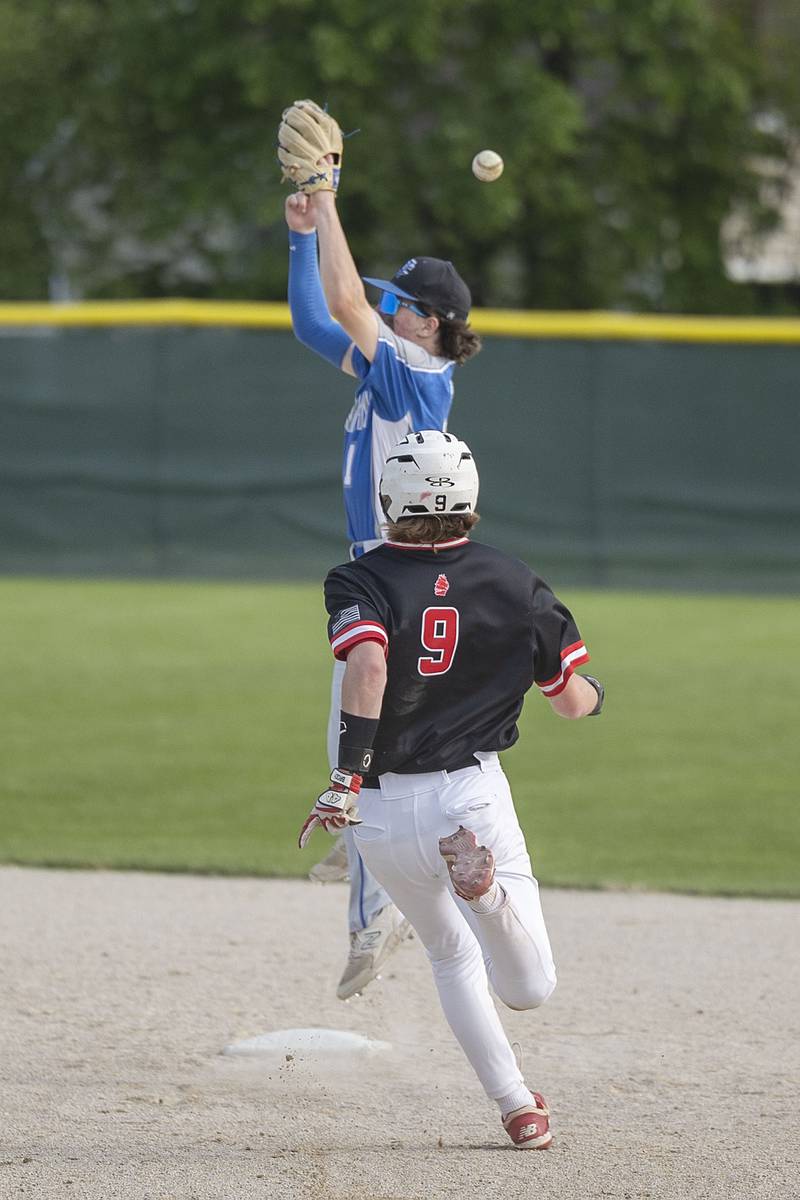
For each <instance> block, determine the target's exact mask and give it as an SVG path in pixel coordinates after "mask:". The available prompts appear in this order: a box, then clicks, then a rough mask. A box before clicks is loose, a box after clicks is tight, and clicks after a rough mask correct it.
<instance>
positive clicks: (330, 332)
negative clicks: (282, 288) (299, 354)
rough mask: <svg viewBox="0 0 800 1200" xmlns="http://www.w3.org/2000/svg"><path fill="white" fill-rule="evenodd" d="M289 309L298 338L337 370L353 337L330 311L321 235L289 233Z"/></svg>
mask: <svg viewBox="0 0 800 1200" xmlns="http://www.w3.org/2000/svg"><path fill="white" fill-rule="evenodd" d="M289 310H290V311H291V314H292V327H293V329H294V333H295V337H296V338H297V339H298V341H301V342H302V343H303V345H304V346H308V348H309V350H314V351H316V353H317V354H319V355H321V357H322V358H324V359H327V361H328V362H329V363H331V364H332V365H333V366H334V367H341V365H342V359H343V358H344V356H345V354H346V353H347V350H348V349H349V347H350V344H351V342H352V340H353V339H352V338H351V337H350V336H349V335H348V334H347V333H345V331H344V330H343V329H342V327H341V325H339V324H338V322H337V321H334V320H333V318H332V317H331V315H330V313H329V312H328V306H327V304H326V303H325V296H324V293H323V291H322V282H321V280H320V277H319V264H318V263H317V235H316V234H315V233H295V232H294V230H290V231H289Z"/></svg>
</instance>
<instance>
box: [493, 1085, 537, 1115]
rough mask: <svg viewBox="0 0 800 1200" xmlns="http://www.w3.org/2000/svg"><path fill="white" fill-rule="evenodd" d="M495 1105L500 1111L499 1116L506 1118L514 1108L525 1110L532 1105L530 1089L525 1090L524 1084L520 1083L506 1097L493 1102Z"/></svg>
mask: <svg viewBox="0 0 800 1200" xmlns="http://www.w3.org/2000/svg"><path fill="white" fill-rule="evenodd" d="M495 1104H496V1105H497V1107H498V1108H499V1109H500V1116H501V1117H507V1116H508V1114H509V1113H510V1112H513V1111H514V1109H515V1108H525V1107H526V1106H527V1105H528V1104H533V1097H532V1096H531V1090H530V1088H526V1087H525V1084H524V1083H521V1084H520V1085H519V1087H518V1088H515V1089H514V1091H513V1092H509V1093H508V1095H507V1096H500V1097H499V1099H497V1100H495Z"/></svg>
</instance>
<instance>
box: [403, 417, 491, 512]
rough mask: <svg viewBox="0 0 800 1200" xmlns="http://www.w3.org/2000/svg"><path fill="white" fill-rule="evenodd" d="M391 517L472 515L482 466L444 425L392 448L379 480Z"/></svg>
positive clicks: (464, 444) (409, 436)
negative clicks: (444, 428)
mask: <svg viewBox="0 0 800 1200" xmlns="http://www.w3.org/2000/svg"><path fill="white" fill-rule="evenodd" d="M380 496H381V504H382V505H383V511H384V512H385V514H386V516H387V518H388V519H389V520H390V521H399V520H401V519H402V518H403V517H426V516H435V515H437V514H442V515H443V514H446V513H451V514H455V515H458V514H459V513H460V514H467V513H472V512H474V511H475V505H476V504H477V501H478V470H477V467H476V466H475V460H474V458H473V457H472V451H471V450H470V448H469V446H468V445H467V444H466V442H462V441H460V440H459V439H458V438H457V437H455V436H454V435H453V434H452V433H442V431H441V430H440V429H423V430H421V431H420V432H419V433H408V434H406V436H405V437H404V438H402V439H401V440H400V441H399V442H398V443H397V445H396V446H395V447H394V448H393V449H392V450H391V451H390V452H389V457H388V458H387V459H386V463H385V465H384V468H383V475H382V476H381V483H380Z"/></svg>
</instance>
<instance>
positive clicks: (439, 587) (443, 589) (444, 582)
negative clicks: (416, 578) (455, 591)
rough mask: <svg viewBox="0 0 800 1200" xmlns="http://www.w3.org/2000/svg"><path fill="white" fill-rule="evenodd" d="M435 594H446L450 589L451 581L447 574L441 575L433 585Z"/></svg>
mask: <svg viewBox="0 0 800 1200" xmlns="http://www.w3.org/2000/svg"><path fill="white" fill-rule="evenodd" d="M433 591H434V594H435V595H437V596H446V595H447V593H448V592H449V591H450V583H449V581H448V579H447V576H446V575H440V576H439V578H438V579H437V580H436V583H435V584H434V585H433Z"/></svg>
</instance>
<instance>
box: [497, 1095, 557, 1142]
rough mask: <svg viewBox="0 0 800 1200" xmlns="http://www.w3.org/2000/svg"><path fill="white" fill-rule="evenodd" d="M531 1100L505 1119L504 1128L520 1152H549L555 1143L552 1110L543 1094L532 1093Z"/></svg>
mask: <svg viewBox="0 0 800 1200" xmlns="http://www.w3.org/2000/svg"><path fill="white" fill-rule="evenodd" d="M531 1100H532V1103H531V1104H526V1105H525V1107H524V1108H515V1109H514V1111H513V1112H510V1113H509V1114H508V1116H506V1117H503V1128H504V1129H505V1131H506V1133H507V1134H508V1136H509V1137H510V1138H511V1140H512V1142H513V1143H514V1145H515V1146H516V1147H517V1149H518V1150H547V1149H549V1147H550V1146H551V1145H552V1142H553V1135H552V1133H551V1132H550V1109H549V1108H548V1107H547V1102H546V1100H545V1098H544V1096H543V1095H542V1094H541V1092H531Z"/></svg>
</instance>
